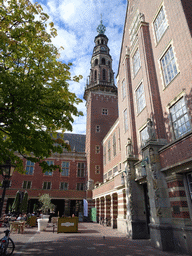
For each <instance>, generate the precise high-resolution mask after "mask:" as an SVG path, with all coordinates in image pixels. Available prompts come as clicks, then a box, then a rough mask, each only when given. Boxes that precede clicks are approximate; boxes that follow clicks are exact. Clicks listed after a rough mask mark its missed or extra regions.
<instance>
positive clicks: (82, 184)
mask: <svg viewBox="0 0 192 256" xmlns="http://www.w3.org/2000/svg"><path fill="white" fill-rule="evenodd" d="M79 184H80V185H79ZM79 188H80V189H79ZM77 190H78V191H83V190H84V183H82V182H80V183H79V182H78V183H77Z"/></svg>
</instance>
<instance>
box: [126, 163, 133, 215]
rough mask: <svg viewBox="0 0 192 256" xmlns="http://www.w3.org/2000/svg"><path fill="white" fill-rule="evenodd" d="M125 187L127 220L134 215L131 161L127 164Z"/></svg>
mask: <svg viewBox="0 0 192 256" xmlns="http://www.w3.org/2000/svg"><path fill="white" fill-rule="evenodd" d="M125 170H126V174H125V188H126V205H127V220H131V219H132V215H134V210H133V196H132V183H131V176H132V175H131V166H130V163H128V164H127V163H126V165H125Z"/></svg>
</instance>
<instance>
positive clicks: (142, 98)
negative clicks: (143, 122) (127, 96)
mask: <svg viewBox="0 0 192 256" xmlns="http://www.w3.org/2000/svg"><path fill="white" fill-rule="evenodd" d="M141 86H142V87H143V90H142V93H141V94H140V95H139V94H138V91H139V90H140V89H141ZM135 97H136V103H137V114H139V113H141V112H142V110H143V109H144V108H145V107H146V101H145V90H144V84H143V82H141V83H140V84H139V85H138V86H137V88H136V90H135ZM141 102H142V103H143V104H141Z"/></svg>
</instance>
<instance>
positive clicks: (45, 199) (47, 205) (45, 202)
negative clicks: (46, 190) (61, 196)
mask: <svg viewBox="0 0 192 256" xmlns="http://www.w3.org/2000/svg"><path fill="white" fill-rule="evenodd" d="M39 202H40V204H41V208H40V210H41V211H42V212H43V213H44V214H48V211H49V210H50V211H53V210H54V209H55V205H54V204H52V203H51V198H50V196H49V194H44V195H41V196H40V197H39Z"/></svg>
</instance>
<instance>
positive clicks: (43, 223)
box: [37, 218, 49, 231]
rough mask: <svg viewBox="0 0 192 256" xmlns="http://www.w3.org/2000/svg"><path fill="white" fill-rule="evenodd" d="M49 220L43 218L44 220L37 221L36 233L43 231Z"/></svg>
mask: <svg viewBox="0 0 192 256" xmlns="http://www.w3.org/2000/svg"><path fill="white" fill-rule="evenodd" d="M48 221H49V219H48V218H45V219H38V220H37V223H38V231H42V230H45V229H46V227H47V223H48Z"/></svg>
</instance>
